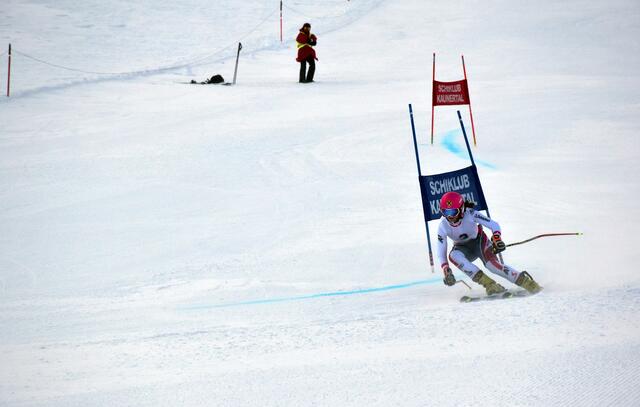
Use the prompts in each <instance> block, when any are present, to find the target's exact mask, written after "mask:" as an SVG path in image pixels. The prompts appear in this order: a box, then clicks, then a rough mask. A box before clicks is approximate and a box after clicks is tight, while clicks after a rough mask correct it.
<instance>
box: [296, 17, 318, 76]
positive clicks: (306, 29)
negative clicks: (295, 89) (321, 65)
mask: <svg viewBox="0 0 640 407" xmlns="http://www.w3.org/2000/svg"><path fill="white" fill-rule="evenodd" d="M317 41H318V38H317V37H316V36H315V34H311V24H309V23H304V24H303V25H302V28H301V29H300V32H299V33H298V36H297V37H296V42H297V45H298V57H297V58H296V61H298V62H300V83H311V82H313V75H314V74H315V72H316V62H315V61H316V60H318V58H316V50H315V49H313V47H314V46H315V45H316V43H317ZM307 63H308V64H309V72H307Z"/></svg>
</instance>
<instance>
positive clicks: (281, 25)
mask: <svg viewBox="0 0 640 407" xmlns="http://www.w3.org/2000/svg"><path fill="white" fill-rule="evenodd" d="M280 42H282V0H280Z"/></svg>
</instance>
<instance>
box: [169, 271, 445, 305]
mask: <svg viewBox="0 0 640 407" xmlns="http://www.w3.org/2000/svg"><path fill="white" fill-rule="evenodd" d="M441 281H442V279H441V278H432V279H429V280H419V281H412V282H410V283H405V284H395V285H388V286H384V287H374V288H363V289H361V290H350V291H334V292H328V293H318V294H310V295H300V296H296V297H280V298H266V299H262V300H251V301H241V302H230V303H225V304H200V305H190V306H185V307H181V309H183V310H198V309H212V308H226V307H238V306H242V305H260V304H273V303H277V302H289V301H302V300H310V299H315V298H323V297H338V296H345V295H355V294H369V293H375V292H380V291H390V290H398V289H401V288H409V287H414V286H417V285H424V284H434V283H438V282H441Z"/></svg>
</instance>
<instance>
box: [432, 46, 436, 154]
mask: <svg viewBox="0 0 640 407" xmlns="http://www.w3.org/2000/svg"><path fill="white" fill-rule="evenodd" d="M432 72H433V75H432V78H431V79H432V80H431V145H433V111H434V110H435V106H434V105H433V92H434V91H435V89H433V87H434V86H435V82H436V53H435V52H434V53H433V69H432Z"/></svg>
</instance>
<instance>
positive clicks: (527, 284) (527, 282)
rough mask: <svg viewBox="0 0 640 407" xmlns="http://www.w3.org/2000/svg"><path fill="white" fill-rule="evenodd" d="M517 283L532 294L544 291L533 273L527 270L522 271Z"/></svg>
mask: <svg viewBox="0 0 640 407" xmlns="http://www.w3.org/2000/svg"><path fill="white" fill-rule="evenodd" d="M516 285H517V286H520V287H522V288H524V289H525V290H527V291H529V293H531V294H537V293H539V292H540V291H542V287H540V286H539V285H538V283H536V281H535V280H534V279H533V277H531V275H530V274H529V273H527V272H526V271H522V272H520V275H519V276H518V279H517V280H516Z"/></svg>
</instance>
